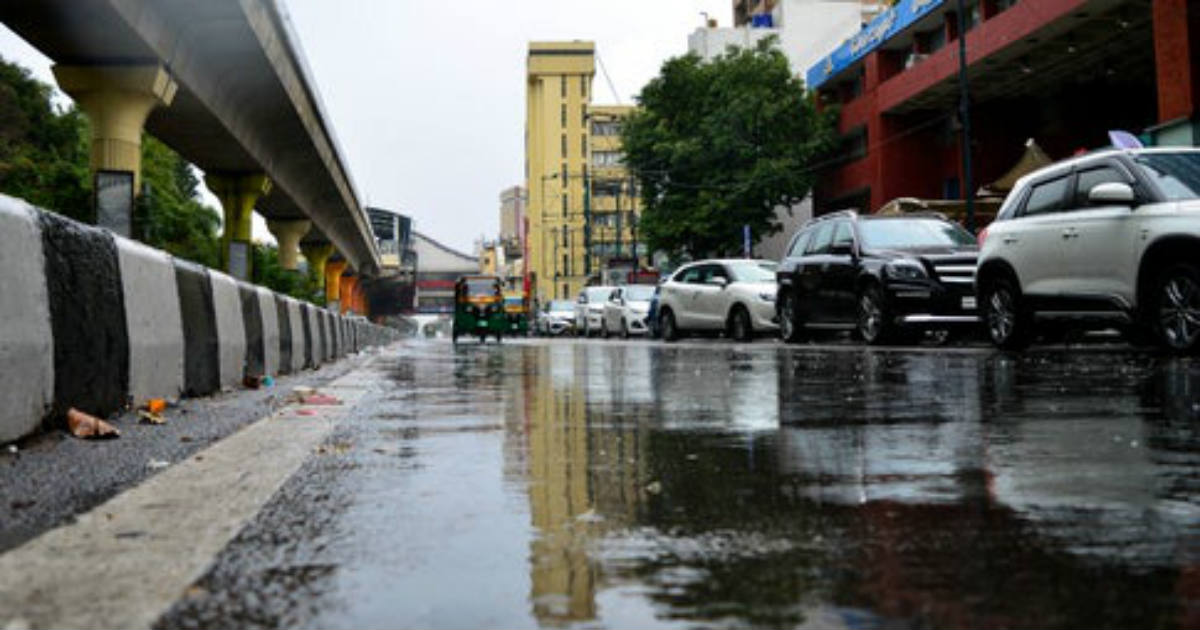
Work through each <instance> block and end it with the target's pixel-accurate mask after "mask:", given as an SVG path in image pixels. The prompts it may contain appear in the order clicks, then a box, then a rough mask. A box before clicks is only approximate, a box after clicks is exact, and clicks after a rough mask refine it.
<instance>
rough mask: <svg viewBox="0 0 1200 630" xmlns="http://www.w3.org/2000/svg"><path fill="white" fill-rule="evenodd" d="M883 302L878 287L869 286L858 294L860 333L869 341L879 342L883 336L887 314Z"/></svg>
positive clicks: (864, 339) (872, 342)
mask: <svg viewBox="0 0 1200 630" xmlns="http://www.w3.org/2000/svg"><path fill="white" fill-rule="evenodd" d="M881 302H882V297H881V296H880V295H879V289H878V288H876V287H867V288H866V289H864V290H863V292H862V294H861V295H859V296H858V334H859V335H861V336H862V338H863V341H865V342H867V343H871V344H874V343H879V342H880V341H881V340H882V338H883V333H884V328H885V326H886V321H885V320H884V318H885V317H886V315H885V314H884V310H883V304H882V303H881Z"/></svg>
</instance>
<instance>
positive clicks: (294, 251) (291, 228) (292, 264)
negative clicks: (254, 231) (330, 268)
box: [267, 219, 312, 271]
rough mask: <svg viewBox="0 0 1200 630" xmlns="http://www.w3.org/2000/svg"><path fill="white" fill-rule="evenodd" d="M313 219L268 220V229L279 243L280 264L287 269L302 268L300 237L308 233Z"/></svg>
mask: <svg viewBox="0 0 1200 630" xmlns="http://www.w3.org/2000/svg"><path fill="white" fill-rule="evenodd" d="M310 228H312V221H309V220H308V219H301V220H294V221H267V229H268V230H270V231H271V234H272V235H273V236H274V237H275V242H276V243H278V245H279V266H280V267H283V268H284V269H285V270H287V271H299V270H300V261H299V256H300V239H302V238H304V235H305V234H308V230H309V229H310Z"/></svg>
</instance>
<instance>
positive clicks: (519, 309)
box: [504, 293, 529, 337]
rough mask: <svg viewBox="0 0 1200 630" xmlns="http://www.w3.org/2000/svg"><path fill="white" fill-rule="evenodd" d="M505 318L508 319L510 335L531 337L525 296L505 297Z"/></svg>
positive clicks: (512, 294)
mask: <svg viewBox="0 0 1200 630" xmlns="http://www.w3.org/2000/svg"><path fill="white" fill-rule="evenodd" d="M504 316H505V317H506V318H507V319H508V328H507V329H506V332H508V334H510V335H519V336H521V337H525V336H527V335H529V311H528V310H527V309H526V307H525V296H524V295H521V294H519V293H510V294H508V295H505V296H504Z"/></svg>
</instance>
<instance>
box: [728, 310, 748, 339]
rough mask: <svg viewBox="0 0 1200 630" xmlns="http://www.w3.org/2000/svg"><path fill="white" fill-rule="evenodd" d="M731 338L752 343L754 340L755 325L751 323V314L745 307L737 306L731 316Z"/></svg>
mask: <svg viewBox="0 0 1200 630" xmlns="http://www.w3.org/2000/svg"><path fill="white" fill-rule="evenodd" d="M728 327H729V336H730V337H732V338H733V339H734V340H736V341H752V340H753V339H754V325H753V324H752V323H750V313H748V312H746V309H745V307H743V306H735V307H733V312H732V313H730V314H729V325H728Z"/></svg>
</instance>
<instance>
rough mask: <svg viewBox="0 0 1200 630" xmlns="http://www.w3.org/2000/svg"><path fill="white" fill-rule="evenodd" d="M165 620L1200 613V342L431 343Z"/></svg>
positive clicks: (641, 622) (1146, 621)
mask: <svg viewBox="0 0 1200 630" xmlns="http://www.w3.org/2000/svg"><path fill="white" fill-rule="evenodd" d="M363 386H364V387H368V388H370V393H368V395H367V396H366V397H365V398H364V399H363V402H362V403H361V404H360V405H359V406H358V407H357V408H356V409H354V410H353V412H352V413H351V414H350V416H349V419H348V420H347V421H345V422H343V423H342V424H341V425H340V426H339V428H338V429H336V431H335V433H334V434H333V437H332V438H330V439H329V440H328V442H326V443H325V445H324V446H322V447H321V448H320V449H318V450H317V452H315V453H314V455H313V456H312V457H311V458H309V460H308V461H307V462H306V463H305V464H304V465H303V467H302V468H301V469H300V471H299V472H298V473H297V474H296V475H295V476H294V477H292V478H291V479H290V480H289V481H288V482H287V483H286V484H285V485H284V487H283V488H282V490H280V491H279V492H278V493H277V494H276V495H275V496H274V498H273V499H272V500H271V501H270V502H269V503H268V504H267V505H266V506H265V508H264V509H263V510H262V511H261V512H260V513H259V514H258V516H257V517H256V518H255V519H254V520H253V521H252V522H251V523H250V524H249V525H248V526H247V527H246V528H245V529H243V530H242V531H241V533H240V534H239V535H238V536H237V537H236V538H235V539H234V541H233V542H232V543H231V544H229V545H228V547H226V549H225V550H224V551H223V552H222V553H221V554H220V555H219V556H218V557H217V558H216V559H215V562H214V564H213V565H212V567H211V568H210V569H209V570H208V572H207V573H206V574H205V575H204V576H203V577H202V578H200V579H199V580H198V581H197V582H196V583H195V585H194V586H193V587H192V588H190V589H189V590H188V591H187V593H186V594H185V596H184V597H183V598H182V599H181V600H179V601H178V602H177V603H176V604H175V605H174V606H173V607H172V608H171V610H170V611H169V612H168V613H167V614H166V615H165V616H163V617H162V618H161V619H160V620H159V621H158V623H157V624H156V625H157V627H161V628H193V627H214V626H216V627H221V626H224V627H231V626H236V627H329V628H339V627H429V628H475V627H537V626H541V627H580V628H598V627H613V628H624V627H639V628H656V627H667V628H693V627H717V628H725V627H730V628H741V627H820V628H829V627H849V628H942V627H965V626H970V627H989V628H990V627H1039V628H1059V627H1062V628H1127V627H1138V628H1186V627H1193V628H1194V627H1200V493H1198V492H1197V491H1198V490H1200V362H1198V361H1193V360H1188V359H1169V358H1163V357H1157V356H1154V355H1152V354H1147V353H1140V352H1134V351H1130V350H1127V349H1122V348H1110V347H1099V348H1082V349H1076V348H1067V349H1064V348H1062V347H1058V348H1049V349H1041V350H1034V351H1031V352H1028V353H1026V354H1024V355H1008V354H1003V353H997V352H993V351H991V350H989V349H981V348H975V349H953V348H921V349H915V350H890V351H881V350H868V349H862V348H858V347H853V346H831V347H813V346H795V347H785V346H781V345H778V344H773V343H763V342H760V343H755V344H742V345H735V344H730V343H725V342H692V343H682V344H674V345H664V344H660V343H647V342H641V341H636V342H628V343H624V342H612V341H610V342H599V341H597V342H588V341H574V340H556V341H529V342H522V343H511V342H505V344H503V345H500V346H497V345H493V344H489V345H485V346H479V345H475V344H473V343H468V344H460V345H459V346H458V347H454V346H451V345H450V344H449V343H445V342H436V341H435V342H410V343H408V344H405V345H403V346H400V347H398V348H395V349H393V350H390V351H389V352H388V353H387V354H385V356H384V357H383V358H381V359H379V360H377V361H375V363H374V364H373V365H372V367H371V368H369V369H368V370H366V371H364V373H363Z"/></svg>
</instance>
